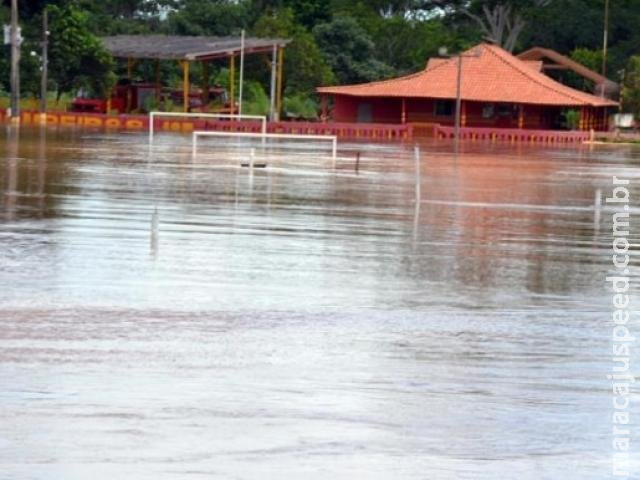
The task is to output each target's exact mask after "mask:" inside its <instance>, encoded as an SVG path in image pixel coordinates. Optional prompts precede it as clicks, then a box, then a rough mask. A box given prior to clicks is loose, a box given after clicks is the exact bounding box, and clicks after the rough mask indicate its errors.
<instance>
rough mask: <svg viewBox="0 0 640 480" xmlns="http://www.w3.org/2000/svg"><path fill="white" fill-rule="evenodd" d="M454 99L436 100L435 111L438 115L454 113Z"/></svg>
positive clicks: (448, 115)
mask: <svg viewBox="0 0 640 480" xmlns="http://www.w3.org/2000/svg"><path fill="white" fill-rule="evenodd" d="M453 110H454V101H453V100H436V101H435V103H434V113H435V116H436V117H450V116H451V115H453Z"/></svg>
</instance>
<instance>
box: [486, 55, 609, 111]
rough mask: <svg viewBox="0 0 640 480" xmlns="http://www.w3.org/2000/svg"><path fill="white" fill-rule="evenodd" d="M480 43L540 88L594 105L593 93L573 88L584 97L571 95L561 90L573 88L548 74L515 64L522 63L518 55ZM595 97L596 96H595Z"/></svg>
mask: <svg viewBox="0 0 640 480" xmlns="http://www.w3.org/2000/svg"><path fill="white" fill-rule="evenodd" d="M481 45H482V46H484V47H486V48H487V50H488V51H489V52H491V53H492V54H493V55H494V56H495V57H497V58H498V59H500V60H501V61H502V62H504V63H506V64H507V65H509V66H511V67H513V68H515V69H516V70H517V71H518V72H520V73H521V74H522V75H524V76H525V77H527V78H529V80H531V81H533V82H535V83H537V84H538V85H540V86H541V87H542V88H546V89H547V90H551V91H552V92H555V93H557V94H560V95H563V96H565V97H569V98H571V99H573V100H576V101H588V103H590V104H591V105H592V106H595V104H594V102H593V101H591V97H593V95H589V94H587V93H584V92H579V91H578V90H575V92H576V93H579V94H581V95H580V96H582V95H584V98H580V96H578V95H573V94H572V93H569V92H567V91H563V90H573V89H570V88H569V87H567V86H566V85H563V84H561V83H559V82H556V81H555V80H554V79H553V78H551V77H548V76H546V75H544V74H543V73H540V72H536V71H534V70H532V69H530V68H521V67H520V65H517V64H516V62H519V63H524V61H523V60H520V59H519V58H518V57H516V56H513V55H511V54H508V52H507V51H506V50H503V49H502V48H500V47H498V46H497V45H488V44H481ZM503 52H504V53H507V55H503ZM514 60H515V61H514ZM539 75H544V78H545V81H544V82H542V81H540V78H539ZM547 81H548V82H550V83H552V84H553V86H552V85H546V84H545V83H546V82H547ZM555 84H557V87H560V88H557V87H556V86H555ZM595 98H597V97H595Z"/></svg>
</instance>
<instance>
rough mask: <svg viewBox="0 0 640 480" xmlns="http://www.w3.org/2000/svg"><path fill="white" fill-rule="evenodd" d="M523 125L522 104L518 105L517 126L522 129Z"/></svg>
mask: <svg viewBox="0 0 640 480" xmlns="http://www.w3.org/2000/svg"><path fill="white" fill-rule="evenodd" d="M523 127H524V105H522V104H520V105H519V106H518V128H519V129H520V130H522V128H523Z"/></svg>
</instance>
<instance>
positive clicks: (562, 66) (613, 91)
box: [517, 47, 620, 100]
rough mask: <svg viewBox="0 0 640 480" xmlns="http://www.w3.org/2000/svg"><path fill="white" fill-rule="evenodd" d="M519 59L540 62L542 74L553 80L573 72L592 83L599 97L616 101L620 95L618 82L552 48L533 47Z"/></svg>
mask: <svg viewBox="0 0 640 480" xmlns="http://www.w3.org/2000/svg"><path fill="white" fill-rule="evenodd" d="M517 57H518V58H519V59H520V60H524V61H526V62H540V68H541V70H542V72H544V73H545V74H547V75H549V76H550V77H551V78H555V76H556V74H557V73H561V72H566V71H571V72H573V73H575V74H576V75H578V76H580V77H582V78H583V79H585V80H588V81H589V82H591V83H592V85H593V90H592V91H593V93H594V94H596V95H597V96H603V95H604V96H605V97H606V98H609V99H611V100H614V99H616V98H617V97H618V95H619V94H620V85H618V84H617V83H616V82H614V81H612V80H609V79H608V78H607V77H605V76H604V75H601V74H599V73H598V72H594V71H593V70H591V69H589V68H587V67H585V66H584V65H582V64H580V63H578V62H576V61H574V60H572V59H570V58H569V57H566V56H564V55H562V54H561V53H558V52H556V51H555V50H551V49H550V48H542V47H533V48H530V49H529V50H526V51H524V52H522V53H519V54H518V55H517Z"/></svg>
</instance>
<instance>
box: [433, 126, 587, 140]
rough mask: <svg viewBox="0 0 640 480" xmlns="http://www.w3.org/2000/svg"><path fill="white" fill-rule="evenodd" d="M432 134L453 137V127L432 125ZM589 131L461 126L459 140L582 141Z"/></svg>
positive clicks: (441, 137)
mask: <svg viewBox="0 0 640 480" xmlns="http://www.w3.org/2000/svg"><path fill="white" fill-rule="evenodd" d="M433 129H434V136H435V137H436V138H439V139H445V138H454V136H455V129H454V127H449V126H443V125H434V127H433ZM589 138H590V133H589V132H583V131H562V130H528V129H519V128H486V127H463V128H461V129H460V139H461V140H485V141H500V142H540V143H583V142H585V141H587V140H589Z"/></svg>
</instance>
